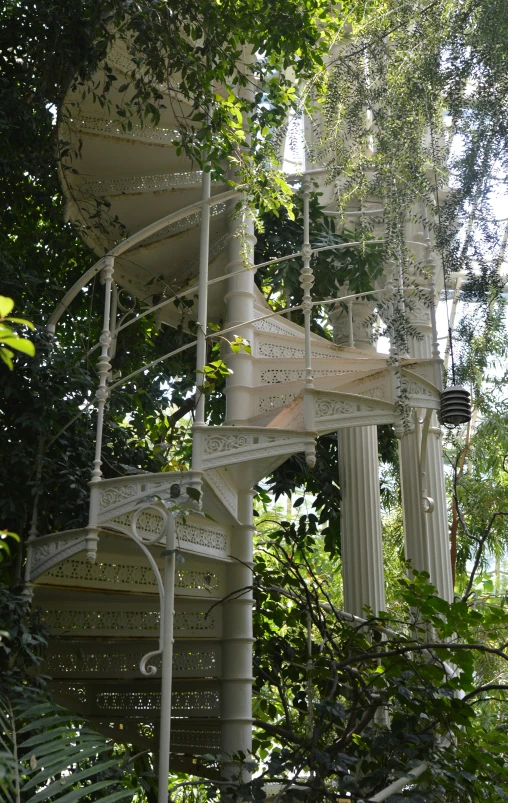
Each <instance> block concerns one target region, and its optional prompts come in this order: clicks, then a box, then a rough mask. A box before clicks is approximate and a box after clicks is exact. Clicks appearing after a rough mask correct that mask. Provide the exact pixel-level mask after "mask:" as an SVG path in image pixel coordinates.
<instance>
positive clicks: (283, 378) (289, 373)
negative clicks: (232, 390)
mask: <svg viewBox="0 0 508 803" xmlns="http://www.w3.org/2000/svg"><path fill="white" fill-rule="evenodd" d="M354 370H355V369H354V368H353V367H351V368H350V369H349V370H343V371H335V370H333V369H332V368H314V369H313V371H312V374H313V376H314V377H318V376H342V375H343V374H350V373H353V371H354ZM304 376H305V371H304V369H303V368H302V369H299V368H267V369H265V370H264V371H261V374H260V378H261V384H262V385H272V384H277V383H280V382H303V378H304Z"/></svg>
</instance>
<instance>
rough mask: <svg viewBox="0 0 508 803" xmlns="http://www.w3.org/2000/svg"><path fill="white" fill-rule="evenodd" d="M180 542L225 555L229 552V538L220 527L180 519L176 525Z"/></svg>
mask: <svg viewBox="0 0 508 803" xmlns="http://www.w3.org/2000/svg"><path fill="white" fill-rule="evenodd" d="M176 534H177V539H178V542H179V543H180V545H181V546H182V547H185V546H190V547H193V548H196V547H198V551H199V547H203V548H205V549H206V550H209V551H211V552H216V553H220V554H221V555H223V556H224V557H225V556H226V555H227V554H228V552H229V538H228V537H227V535H226V534H225V533H224V531H223V530H220V529H219V528H218V527H208V526H206V527H204V526H203V525H200V524H194V523H186V524H184V523H183V522H181V521H179V522H177V525H176Z"/></svg>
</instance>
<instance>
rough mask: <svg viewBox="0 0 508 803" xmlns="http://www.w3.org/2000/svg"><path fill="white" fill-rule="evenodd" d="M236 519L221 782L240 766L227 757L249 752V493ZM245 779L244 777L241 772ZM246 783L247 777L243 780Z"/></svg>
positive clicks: (226, 629) (227, 611) (225, 641)
mask: <svg viewBox="0 0 508 803" xmlns="http://www.w3.org/2000/svg"><path fill="white" fill-rule="evenodd" d="M238 520H239V521H240V522H241V524H240V526H239V527H236V528H235V529H234V531H233V535H232V543H231V555H232V557H233V559H234V561H233V563H231V564H230V565H229V566H228V569H227V588H226V595H229V594H230V595H232V598H231V599H228V601H227V602H225V603H224V605H223V636H222V684H221V686H222V689H221V747H222V751H223V752H224V753H225V754H226V756H227V758H226V760H225V762H224V764H223V767H222V774H223V775H224V776H225V777H237V776H238V772H239V765H238V763H235V762H234V761H231V759H230V757H231V756H233V755H235V754H236V753H238V752H242V753H244V754H249V753H251V751H252V643H253V636H252V591H251V590H250V589H251V587H252V565H253V562H252V561H253V557H252V536H253V531H254V526H253V524H252V492H251V491H240V492H239V495H238ZM244 774H245V776H246V775H247V773H244ZM244 780H246V777H244Z"/></svg>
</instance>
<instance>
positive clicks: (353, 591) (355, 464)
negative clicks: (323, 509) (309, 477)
mask: <svg viewBox="0 0 508 803" xmlns="http://www.w3.org/2000/svg"><path fill="white" fill-rule="evenodd" d="M371 312H372V309H371V307H370V305H369V304H368V303H367V302H359V303H358V302H355V303H354V304H353V305H352V324H353V333H354V336H356V337H357V339H358V342H359V343H361V346H362V349H363V350H372V351H375V348H374V346H373V345H372V343H371V342H370V340H369V336H368V332H367V330H366V328H365V327H364V325H363V324H364V321H365V320H366V319H367V318H368V317H369V316H370V314H371ZM330 319H331V321H332V325H333V331H334V341H335V342H336V343H337V344H338V345H350V340H351V328H350V311H349V309H346V310H345V309H344V308H343V307H341V306H340V305H338V304H337V306H336V307H335V309H334V310H333V311H332V312H331V313H330ZM356 337H355V344H356V342H357V340H356ZM338 441H339V477H340V489H341V494H342V507H341V517H342V527H341V529H342V577H343V582H344V608H345V610H346V611H348V612H349V613H352V614H354V615H355V616H364V615H365V613H364V611H363V607H364V606H365V605H369V606H370V607H371V608H372V609H373V611H374V612H375V613H377V612H378V611H380V610H384V608H385V587H384V571H383V543H382V528H381V499H380V495H379V465H378V440H377V427H375V426H374V427H353V428H351V429H343V430H340V431H339V433H338Z"/></svg>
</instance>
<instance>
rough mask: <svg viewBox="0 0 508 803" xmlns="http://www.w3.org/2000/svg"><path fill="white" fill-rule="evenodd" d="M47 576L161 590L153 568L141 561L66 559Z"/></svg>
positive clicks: (82, 583) (82, 584) (79, 582)
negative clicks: (142, 564) (115, 561)
mask: <svg viewBox="0 0 508 803" xmlns="http://www.w3.org/2000/svg"><path fill="white" fill-rule="evenodd" d="M46 579H49V580H52V581H54V582H55V581H56V582H57V583H58V584H61V585H71V586H76V587H81V588H83V587H87V586H88V587H90V588H98V587H107V588H117V589H124V590H131V591H144V592H152V593H157V583H156V580H155V576H154V573H153V570H152V568H151V567H150V566H148V565H147V566H140V565H139V564H137V563H112V562H104V563H103V562H100V561H97V562H96V563H86V562H85V561H84V560H77V559H75V560H74V559H73V560H66V561H64V562H63V563H59V564H58V565H57V566H54V567H53V568H51V569H50V570H49V571H48V572H46V574H45V575H44V580H45V581H46Z"/></svg>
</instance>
